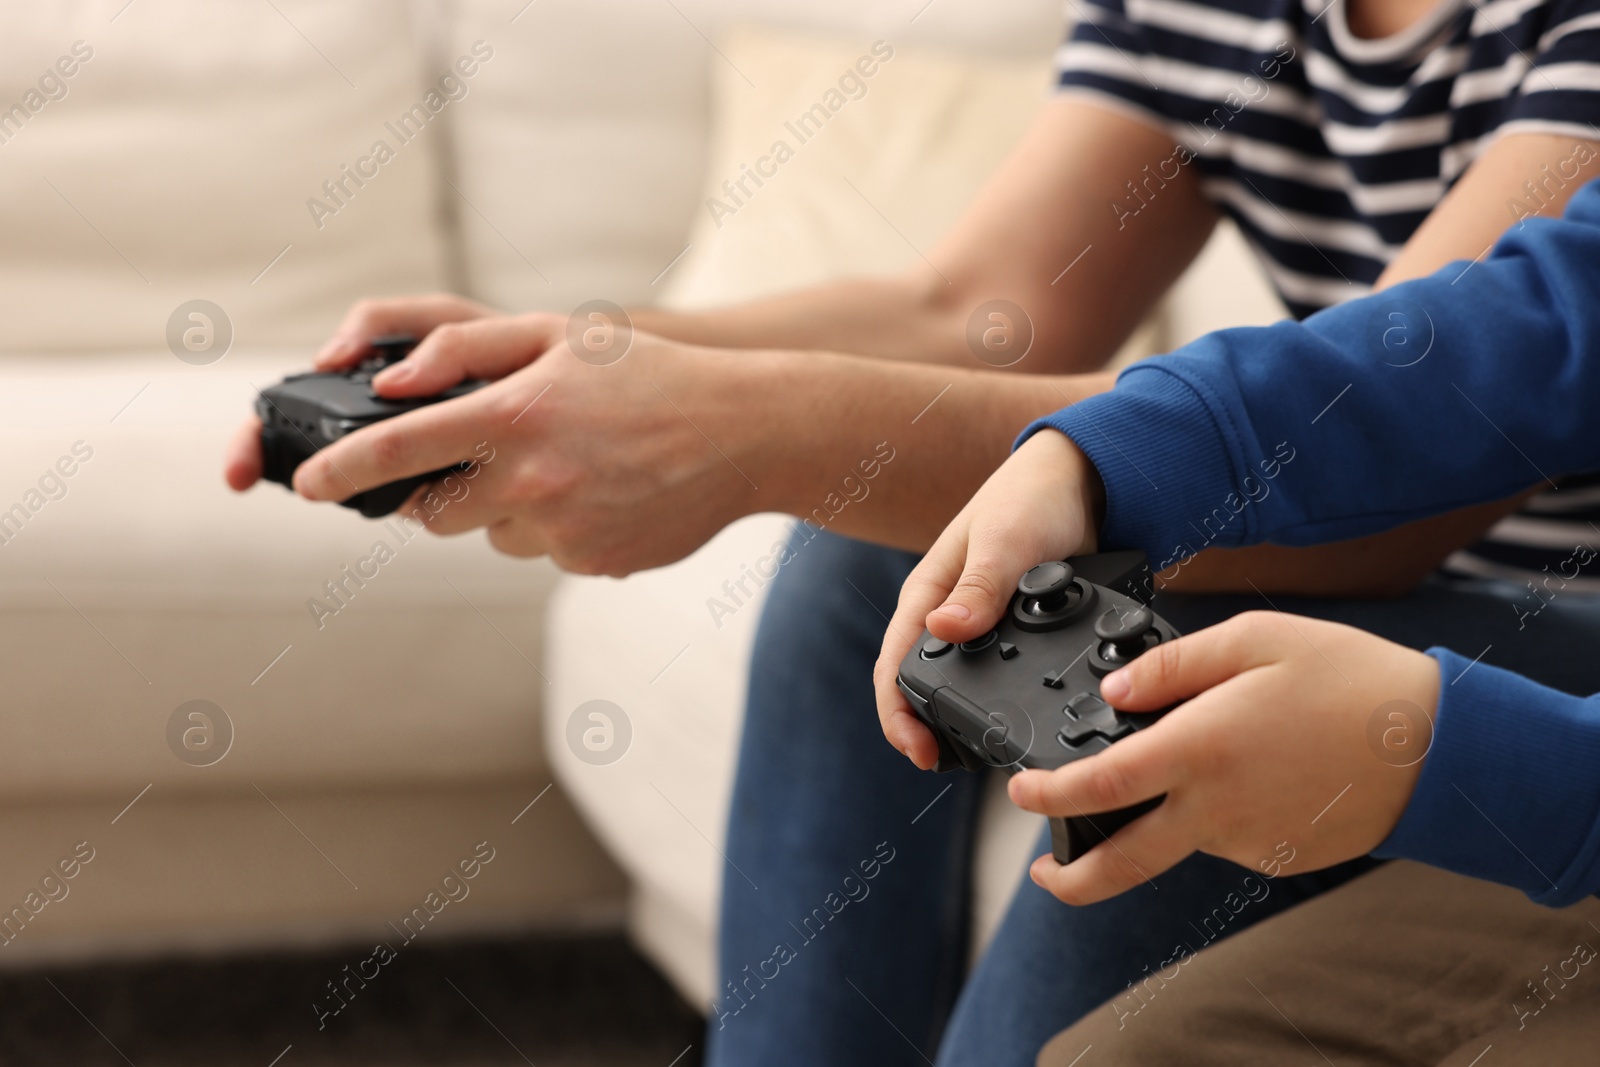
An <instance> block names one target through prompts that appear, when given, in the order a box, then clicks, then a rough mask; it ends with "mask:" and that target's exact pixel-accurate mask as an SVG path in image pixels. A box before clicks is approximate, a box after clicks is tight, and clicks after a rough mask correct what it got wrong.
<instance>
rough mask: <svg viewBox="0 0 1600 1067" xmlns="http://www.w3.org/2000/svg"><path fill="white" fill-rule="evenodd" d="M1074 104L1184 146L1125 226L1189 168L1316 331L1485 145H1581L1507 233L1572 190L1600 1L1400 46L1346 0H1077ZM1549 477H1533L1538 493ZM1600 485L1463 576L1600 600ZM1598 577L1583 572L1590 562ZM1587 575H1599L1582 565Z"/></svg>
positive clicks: (1493, 542)
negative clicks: (1349, 13) (1531, 137)
mask: <svg viewBox="0 0 1600 1067" xmlns="http://www.w3.org/2000/svg"><path fill="white" fill-rule="evenodd" d="M1069 9H1070V10H1071V11H1072V12H1073V13H1074V14H1075V16H1076V19H1075V24H1074V25H1073V28H1072V30H1071V32H1070V34H1069V36H1068V38H1067V40H1066V42H1065V43H1063V45H1062V46H1061V48H1060V50H1059V52H1058V55H1057V70H1058V82H1059V87H1060V90H1061V91H1062V92H1070V93H1074V94H1080V95H1088V96H1091V97H1093V98H1096V99H1097V100H1098V101H1099V102H1100V103H1101V104H1103V105H1106V106H1109V107H1112V108H1116V109H1119V110H1122V111H1124V112H1127V113H1130V114H1132V115H1134V116H1135V117H1136V118H1138V119H1140V120H1141V121H1144V122H1146V123H1150V124H1153V125H1155V126H1157V127H1158V128H1160V129H1161V130H1163V131H1164V132H1166V133H1167V134H1169V135H1170V136H1171V137H1172V138H1173V140H1174V141H1175V142H1176V146H1177V147H1176V150H1175V151H1174V153H1173V155H1172V156H1170V157H1168V158H1166V159H1162V160H1157V161H1152V165H1151V166H1147V167H1145V168H1144V170H1143V171H1142V172H1141V173H1140V174H1138V175H1134V176H1132V177H1131V179H1130V180H1129V181H1128V183H1127V195H1126V196H1125V197H1124V198H1123V199H1122V200H1121V201H1120V202H1117V203H1114V204H1112V206H1111V210H1112V211H1113V212H1114V213H1115V214H1116V215H1117V217H1118V218H1119V219H1120V220H1121V222H1122V224H1123V225H1132V224H1133V223H1134V220H1135V219H1136V217H1137V215H1138V213H1139V211H1140V210H1141V208H1142V207H1143V206H1144V205H1145V204H1146V203H1149V202H1151V201H1152V200H1153V198H1154V197H1156V196H1158V195H1160V189H1161V188H1162V186H1163V185H1164V183H1165V182H1166V181H1169V180H1171V179H1172V178H1174V177H1175V176H1176V175H1177V173H1178V168H1180V167H1184V166H1193V167H1195V168H1196V169H1197V172H1198V174H1199V175H1200V178H1201V183H1202V187H1203V189H1204V190H1205V193H1206V195H1207V196H1208V197H1210V198H1211V199H1212V200H1213V201H1214V202H1215V203H1217V204H1218V206H1219V207H1221V208H1222V210H1223V211H1224V212H1226V213H1227V214H1228V215H1229V216H1230V217H1231V218H1232V219H1233V220H1234V222H1235V223H1237V224H1238V226H1239V229H1240V230H1241V231H1242V232H1243V234H1244V236H1245V238H1246V240H1247V241H1248V242H1249V243H1250V245H1251V246H1252V247H1253V248H1254V249H1255V251H1256V253H1257V254H1258V255H1259V257H1260V259H1261V261H1262V263H1263V265H1264V267H1265V268H1266V271H1267V274H1268V276H1269V278H1270V279H1271V281H1272V284H1273V286H1274V288H1276V290H1277V292H1278V294H1279V295H1280V296H1281V297H1282V298H1283V301H1284V303H1285V304H1286V305H1287V306H1288V308H1289V310H1290V312H1291V313H1292V314H1294V315H1295V316H1296V317H1297V318H1303V317H1304V316H1306V315H1309V314H1311V313H1312V312H1314V311H1317V310H1319V309H1321V308H1324V307H1327V306H1329V305H1331V304H1335V303H1339V302H1341V301H1344V300H1349V299H1351V298H1354V297H1359V296H1364V295H1366V294H1367V293H1369V292H1371V291H1372V287H1373V284H1374V283H1375V282H1376V281H1377V279H1378V276H1379V275H1380V274H1381V273H1382V272H1383V269H1384V268H1385V267H1386V266H1387V265H1388V264H1389V262H1390V261H1391V260H1392V259H1394V257H1395V256H1396V255H1397V254H1398V253H1399V251H1400V249H1401V248H1402V247H1403V246H1404V245H1405V243H1406V241H1407V240H1409V239H1410V237H1411V235H1412V234H1413V233H1414V232H1415V231H1416V229H1417V227H1418V226H1420V225H1421V224H1422V221H1423V219H1425V218H1426V217H1427V216H1428V213H1429V212H1430V211H1432V210H1433V208H1434V207H1435V206H1436V205H1437V204H1438V203H1439V201H1440V200H1442V199H1443V198H1444V196H1445V194H1446V193H1447V192H1448V191H1449V189H1450V187H1451V185H1453V184H1454V183H1455V181H1456V180H1457V179H1458V178H1460V177H1461V175H1462V174H1463V173H1465V171H1466V170H1467V168H1468V167H1469V166H1470V165H1471V164H1472V163H1473V161H1474V160H1476V159H1477V158H1478V157H1479V156H1480V155H1481V154H1482V153H1483V151H1484V149H1485V148H1487V147H1488V145H1489V144H1490V143H1491V142H1492V141H1493V140H1494V139H1495V138H1496V137H1498V136H1502V135H1505V134H1510V133H1553V134H1557V135H1561V136H1570V137H1572V138H1573V142H1574V143H1573V149H1572V152H1571V153H1570V157H1571V158H1562V159H1556V160H1552V161H1550V163H1549V165H1548V166H1546V167H1544V168H1543V169H1541V170H1540V171H1539V172H1537V173H1530V174H1529V180H1528V182H1527V183H1526V184H1525V185H1524V186H1523V189H1522V196H1521V197H1520V198H1516V199H1513V200H1512V201H1511V202H1510V203H1509V204H1508V205H1507V208H1506V211H1507V214H1506V219H1505V220H1506V223H1507V224H1508V225H1509V224H1511V223H1513V222H1514V221H1515V220H1516V218H1517V217H1519V216H1522V215H1531V214H1533V213H1535V212H1537V211H1538V210H1539V209H1540V208H1541V207H1542V206H1544V204H1545V203H1546V202H1547V201H1548V200H1549V199H1550V198H1551V197H1553V195H1554V193H1555V192H1556V191H1559V190H1564V189H1565V190H1570V185H1571V183H1570V182H1569V181H1567V179H1571V178H1572V177H1573V176H1574V175H1576V174H1577V164H1581V163H1584V162H1587V161H1588V160H1589V159H1592V158H1594V149H1593V148H1592V147H1591V146H1589V145H1585V144H1582V143H1581V142H1593V141H1600V0H1546V2H1539V0H1438V2H1437V4H1436V5H1435V7H1434V8H1433V9H1432V10H1431V11H1429V12H1428V13H1427V14H1425V15H1423V16H1422V18H1421V19H1419V20H1418V21H1417V22H1415V23H1414V24H1412V25H1411V26H1409V27H1407V28H1406V29H1404V30H1402V31H1401V32H1399V33H1397V34H1394V35H1392V36H1389V37H1384V38H1379V39H1367V38H1358V37H1356V36H1355V35H1354V34H1353V33H1352V32H1351V30H1350V27H1349V23H1348V22H1347V20H1346V14H1345V3H1344V2H1343V0H1209V2H1201V0H1072V2H1070V3H1069ZM1532 480H1533V479H1532V478H1531V477H1530V482H1531V481H1532ZM1597 544H1600V478H1590V479H1586V480H1582V481H1579V482H1576V483H1563V487H1562V490H1561V491H1558V492H1552V493H1546V494H1544V495H1543V496H1541V497H1540V498H1538V499H1537V500H1535V501H1534V502H1533V504H1532V505H1530V507H1529V508H1528V509H1527V510H1525V511H1524V512H1523V513H1521V514H1519V515H1517V516H1514V517H1512V518H1510V519H1507V520H1505V522H1504V523H1502V524H1501V525H1500V526H1497V527H1496V528H1495V530H1494V531H1492V532H1491V534H1490V537H1489V540H1488V541H1486V542H1485V543H1483V544H1480V545H1477V546H1474V548H1473V549H1471V550H1469V551H1468V552H1465V553H1457V555H1456V556H1455V557H1452V559H1451V561H1450V565H1451V569H1453V570H1457V571H1462V572H1467V573H1472V574H1476V575H1480V576H1489V577H1500V578H1509V579H1511V580H1514V581H1517V582H1519V583H1521V582H1525V581H1532V580H1541V581H1542V582H1543V588H1551V586H1552V583H1551V582H1550V581H1549V579H1548V575H1550V574H1555V573H1557V572H1559V573H1561V574H1563V575H1565V574H1567V572H1568V571H1571V570H1573V569H1576V570H1578V571H1580V572H1581V573H1580V574H1579V575H1578V576H1577V577H1576V578H1571V577H1568V578H1566V579H1564V584H1563V585H1562V587H1563V588H1569V589H1580V588H1583V587H1584V586H1588V587H1589V591H1600V560H1596V559H1595V555H1596V554H1595V553H1594V552H1592V551H1587V550H1586V549H1587V548H1588V547H1589V546H1594V545H1597ZM1574 558H1576V559H1578V560H1580V561H1581V563H1579V564H1576V565H1575V564H1574V563H1573V559H1574ZM1583 564H1588V565H1587V566H1584V565H1583Z"/></svg>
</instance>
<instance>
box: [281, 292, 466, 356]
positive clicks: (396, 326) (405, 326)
mask: <svg viewBox="0 0 1600 1067" xmlns="http://www.w3.org/2000/svg"><path fill="white" fill-rule="evenodd" d="M489 313H490V312H489V309H488V308H486V307H484V306H483V305H482V304H479V303H476V302H474V301H471V300H468V299H466V298H465V297H460V296H455V295H452V294H450V293H430V294H427V295H425V296H402V297H394V298H389V299H370V300H358V301H356V303H355V304H353V305H352V306H351V308H350V310H349V311H347V312H346V313H345V316H344V321H343V322H341V323H340V324H339V328H338V329H337V330H335V331H334V333H333V336H332V337H330V338H329V339H328V343H327V344H325V345H323V346H322V349H321V350H320V351H319V352H318V353H317V355H316V358H315V359H313V360H312V364H313V365H314V366H315V367H316V368H317V370H320V371H330V370H338V369H340V368H342V367H348V366H350V365H351V364H353V363H355V362H356V361H357V360H359V359H360V358H361V357H363V356H365V355H366V354H367V353H368V351H370V349H371V341H372V339H373V338H374V337H382V336H383V335H384V334H410V335H411V336H413V337H421V336H423V335H424V334H426V333H428V332H429V331H430V330H432V329H433V328H434V327H436V326H438V325H440V324H441V323H446V322H460V321H462V320H464V319H475V318H480V317H482V316H485V315H488V314H489Z"/></svg>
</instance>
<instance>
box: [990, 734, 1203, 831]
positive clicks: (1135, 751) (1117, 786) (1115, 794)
mask: <svg viewBox="0 0 1600 1067" xmlns="http://www.w3.org/2000/svg"><path fill="white" fill-rule="evenodd" d="M1160 726H1161V724H1160V723H1156V724H1153V725H1152V726H1150V727H1147V728H1146V729H1144V730H1140V731H1139V732H1138V733H1136V734H1134V735H1133V736H1132V737H1129V738H1125V739H1124V740H1122V741H1121V742H1119V743H1117V744H1115V745H1113V746H1112V747H1110V748H1108V749H1106V750H1105V751H1104V752H1102V753H1100V754H1099V755H1097V756H1090V757H1089V758H1088V759H1080V760H1078V761H1076V762H1075V763H1069V764H1067V765H1066V766H1064V767H1057V768H1056V769H1055V770H1053V771H1042V770H1034V771H1023V772H1022V773H1021V774H1018V775H1016V776H1015V777H1013V778H1012V779H1011V781H1010V782H1009V783H1008V785H1007V792H1008V793H1009V795H1010V797H1011V802H1012V803H1013V804H1015V805H1017V806H1018V807H1019V808H1026V809H1027V810H1028V811H1032V812H1037V813H1038V814H1040V815H1055V816H1065V817H1071V816H1074V815H1095V814H1098V813H1100V812H1105V811H1116V810H1118V809H1119V808H1126V807H1131V806H1132V805H1134V804H1138V803H1140V802H1141V801H1145V800H1149V799H1150V798H1151V797H1158V796H1160V795H1161V794H1163V793H1165V792H1168V791H1169V790H1171V789H1172V788H1173V786H1175V785H1176V784H1177V783H1178V777H1179V772H1180V770H1181V766H1182V764H1181V760H1182V756H1183V754H1182V753H1181V752H1180V751H1179V747H1180V744H1179V742H1178V741H1177V740H1176V737H1177V735H1176V733H1174V732H1173V731H1171V730H1162V729H1159V727H1160Z"/></svg>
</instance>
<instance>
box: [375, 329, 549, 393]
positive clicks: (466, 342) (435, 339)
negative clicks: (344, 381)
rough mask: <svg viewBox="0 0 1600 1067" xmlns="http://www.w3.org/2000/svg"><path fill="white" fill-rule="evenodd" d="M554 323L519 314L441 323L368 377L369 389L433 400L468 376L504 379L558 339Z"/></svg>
mask: <svg viewBox="0 0 1600 1067" xmlns="http://www.w3.org/2000/svg"><path fill="white" fill-rule="evenodd" d="M557 321H558V320H556V319H554V318H553V317H551V316H537V315H523V316H519V317H517V318H504V317H498V316H497V317H494V318H484V319H473V320H472V321H471V322H451V323H446V324H445V325H443V326H440V327H439V328H438V329H436V330H434V331H433V332H432V333H430V334H428V336H427V337H426V338H424V339H423V341H422V343H421V344H419V345H418V346H417V347H416V348H415V349H414V350H413V351H412V352H411V354H410V355H409V356H407V357H406V358H405V359H403V360H401V361H400V362H399V363H396V364H394V365H393V366H391V367H389V368H387V369H385V370H384V371H383V372H382V373H381V374H379V375H377V376H376V377H375V378H373V379H372V388H373V389H374V390H376V391H377V392H378V393H380V394H381V395H383V396H386V397H394V398H400V397H409V396H433V395H434V394H435V393H440V392H443V391H444V390H446V389H448V388H450V387H451V386H452V385H456V384H457V383H459V382H462V381H465V380H466V379H468V378H487V379H491V380H493V379H498V378H504V377H505V376H506V375H507V374H510V373H511V372H512V371H514V370H518V369H520V368H522V367H524V366H526V365H527V364H529V363H531V362H532V361H533V360H535V359H537V358H538V357H539V356H542V355H543V354H544V353H545V351H546V350H547V349H549V348H550V346H551V345H553V344H556V343H557V342H558V341H559V340H560V333H559V332H558V331H557V330H556V329H555V326H554V324H555V323H556V322H557Z"/></svg>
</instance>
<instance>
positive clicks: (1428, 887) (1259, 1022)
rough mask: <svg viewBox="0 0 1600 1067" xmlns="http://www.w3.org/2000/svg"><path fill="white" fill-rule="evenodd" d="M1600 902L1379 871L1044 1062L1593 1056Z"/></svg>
mask: <svg viewBox="0 0 1600 1067" xmlns="http://www.w3.org/2000/svg"><path fill="white" fill-rule="evenodd" d="M1596 923H1600V901H1596V900H1593V899H1590V900H1587V901H1584V902H1583V903H1581V904H1577V905H1574V906H1573V907H1571V908H1566V909H1563V910H1559V911H1558V910H1554V909H1550V908H1542V907H1540V906H1538V905H1536V904H1533V903H1530V902H1529V901H1528V899H1527V898H1526V897H1524V896H1523V895H1522V894H1521V893H1518V892H1517V891H1515V890H1512V889H1507V888H1505V887H1503V886H1496V885H1491V884H1490V883H1488V882H1478V881H1474V880H1472V879H1470V878H1463V877H1460V876H1459V875H1453V874H1449V873H1447V872H1444V871H1438V870H1434V869H1432V868H1429V867H1423V866H1420V865H1418V864H1413V863H1404V862H1397V863H1392V864H1388V865H1386V866H1385V867H1383V868H1382V869H1380V870H1377V871H1374V872H1373V873H1371V874H1368V875H1366V876H1365V877H1362V878H1358V879H1356V880H1355V881H1353V882H1351V883H1350V884H1349V885H1346V886H1344V887H1343V888H1340V889H1336V890H1334V891H1333V892H1331V893H1328V894H1327V895H1326V896H1324V897H1322V898H1321V899H1319V900H1315V901H1312V902H1310V903H1307V904H1305V905H1304V906H1302V907H1299V908H1296V909H1295V910H1293V911H1291V912H1288V913H1287V914H1284V915H1281V916H1278V917H1277V918H1275V919H1272V920H1270V921H1268V922H1265V923H1262V924H1261V925H1259V926H1257V927H1255V928H1254V929H1251V930H1249V931H1248V932H1246V933H1244V934H1242V935H1241V936H1239V937H1237V938H1234V939H1232V940H1230V941H1227V942H1224V943H1222V944H1220V945H1217V946H1216V947H1215V948H1210V949H1207V950H1206V951H1205V952H1202V953H1201V954H1200V955H1198V956H1196V957H1195V958H1194V959H1192V960H1189V961H1188V962H1187V963H1185V964H1183V965H1182V967H1181V968H1178V969H1177V971H1176V973H1174V974H1172V975H1171V977H1170V979H1169V980H1166V981H1164V982H1163V983H1162V984H1161V985H1160V987H1158V988H1157V989H1156V990H1155V991H1154V993H1153V995H1152V996H1151V998H1150V1000H1149V1004H1148V1006H1147V1007H1146V1009H1145V1010H1144V1011H1143V1012H1142V1013H1140V1014H1139V1015H1138V1016H1137V1017H1131V1016H1128V1017H1119V1016H1118V1015H1116V1014H1115V1012H1114V1011H1113V1006H1112V1005H1108V1006H1107V1007H1104V1008H1100V1009H1098V1010H1096V1011H1094V1012H1093V1013H1092V1014H1090V1015H1089V1016H1088V1017H1087V1018H1086V1019H1084V1020H1083V1021H1082V1022H1081V1023H1079V1024H1078V1025H1076V1026H1074V1027H1072V1028H1071V1029H1070V1030H1067V1031H1066V1032H1065V1033H1062V1034H1060V1035H1059V1036H1057V1037H1056V1038H1055V1039H1054V1040H1052V1041H1051V1042H1050V1043H1049V1044H1048V1045H1046V1046H1045V1049H1044V1051H1043V1052H1042V1053H1041V1054H1040V1056H1039V1064H1040V1065H1041V1067H1067V1065H1069V1064H1072V1063H1076V1062H1078V1058H1079V1057H1080V1056H1083V1055H1084V1050H1085V1049H1088V1048H1090V1047H1091V1046H1092V1048H1093V1053H1092V1060H1091V1058H1089V1057H1085V1058H1084V1060H1083V1062H1084V1063H1085V1064H1087V1063H1090V1062H1093V1063H1095V1064H1099V1065H1105V1067H1112V1065H1119V1064H1129V1065H1132V1064H1140V1065H1143V1064H1151V1063H1184V1064H1195V1065H1199V1067H1205V1065H1208V1064H1216V1065H1217V1067H1223V1065H1226V1067H1254V1065H1260V1067H1268V1065H1273V1067H1276V1065H1277V1064H1283V1063H1324V1062H1326V1063H1337V1064H1341V1065H1346V1067H1397V1065H1405V1067H1434V1065H1439V1067H1445V1065H1448V1067H1468V1065H1470V1064H1476V1063H1479V1061H1480V1059H1481V1061H1482V1063H1483V1065H1484V1067H1487V1065H1488V1064H1491V1063H1493V1064H1504V1065H1507V1067H1519V1065H1520V1067H1534V1065H1540V1067H1543V1065H1545V1064H1557V1063H1562V1064H1564V1063H1583V1062H1593V1059H1594V1057H1595V1055H1596V1050H1597V1049H1600V956H1597V953H1596V950H1595V948H1594V947H1593V946H1595V945H1596V944H1600V933H1597V932H1596V930H1597V928H1600V927H1597V926H1596V925H1595V924H1596Z"/></svg>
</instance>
